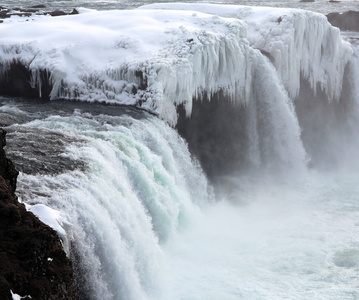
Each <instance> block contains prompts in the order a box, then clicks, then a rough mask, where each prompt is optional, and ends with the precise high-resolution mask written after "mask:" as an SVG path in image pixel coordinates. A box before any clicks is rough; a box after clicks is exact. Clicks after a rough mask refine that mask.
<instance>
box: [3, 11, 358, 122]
mask: <svg viewBox="0 0 359 300" xmlns="http://www.w3.org/2000/svg"><path fill="white" fill-rule="evenodd" d="M78 11H79V12H80V14H79V15H70V16H62V17H49V16H37V17H33V18H31V19H29V18H20V17H14V18H10V19H7V20H5V21H4V23H2V24H1V26H0V76H6V72H7V70H9V69H10V68H11V67H12V65H13V63H20V64H22V65H24V66H25V67H26V68H28V69H29V71H30V72H31V85H32V86H33V88H38V89H39V91H41V85H42V84H43V82H42V81H43V76H42V75H41V72H42V71H44V70H46V71H47V74H49V76H50V77H49V80H50V82H51V86H52V91H51V94H50V95H49V97H50V99H57V98H62V99H69V100H72V99H73V100H81V101H99V102H107V103H118V104H124V105H135V106H138V107H141V108H144V109H146V110H149V111H151V112H154V113H156V114H158V115H159V116H160V117H161V118H163V119H165V120H167V121H168V122H169V123H171V124H175V123H176V120H177V113H176V106H177V105H178V104H181V103H182V104H184V105H185V108H186V111H187V114H188V115H190V114H191V108H192V98H193V97H196V96H198V94H199V93H201V92H203V91H207V92H208V94H209V95H211V94H213V93H214V92H216V91H218V90H219V89H223V90H225V91H226V94H227V95H229V97H230V98H231V99H232V100H233V101H242V102H244V103H246V102H248V101H250V97H251V89H252V88H251V87H252V85H253V82H252V80H253V76H254V74H255V72H257V71H258V69H259V68H261V67H263V63H262V64H261V66H259V65H258V62H259V61H260V62H262V60H263V59H264V58H263V57H261V56H263V55H261V54H260V52H259V51H258V50H256V49H259V50H261V51H262V52H264V53H269V55H270V57H271V60H272V62H273V64H274V66H275V68H276V69H277V72H278V74H279V77H280V78H281V80H282V81H283V84H284V86H285V88H286V89H287V91H288V93H289V94H290V95H291V96H293V97H295V96H296V95H297V93H298V90H299V85H300V74H301V73H302V74H304V76H305V77H307V78H308V79H309V80H310V82H311V83H312V86H313V88H315V87H316V84H317V83H319V85H320V86H321V87H322V88H323V89H324V90H325V91H326V92H327V94H328V95H329V97H330V98H333V99H334V98H338V95H339V94H340V91H341V81H342V77H343V73H344V67H345V65H346V63H347V61H348V59H349V57H350V55H351V49H350V47H349V45H348V44H346V43H344V42H342V40H341V38H340V34H339V31H338V29H335V28H333V27H332V26H330V24H329V23H328V22H327V20H326V19H325V17H324V16H322V15H320V14H316V13H310V12H305V11H300V10H295V9H275V8H263V7H260V8H259V7H258V8H254V7H243V6H233V5H230V6H226V5H208V4H157V5H150V6H146V7H142V9H139V10H131V11H126V10H122V11H121V10H117V11H93V10H87V9H78ZM247 28H248V33H247ZM0 80H1V79H0ZM40 93H41V92H40ZM40 96H42V95H40ZM45 96H46V95H45Z"/></svg>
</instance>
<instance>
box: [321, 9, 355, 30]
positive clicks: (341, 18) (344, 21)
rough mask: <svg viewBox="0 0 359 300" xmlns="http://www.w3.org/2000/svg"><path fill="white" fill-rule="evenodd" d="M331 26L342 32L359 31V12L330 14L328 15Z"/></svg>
mask: <svg viewBox="0 0 359 300" xmlns="http://www.w3.org/2000/svg"><path fill="white" fill-rule="evenodd" d="M327 19H328V21H329V23H330V24H332V25H333V26H335V27H338V28H339V29H340V30H349V31H359V12H358V11H352V10H350V11H347V12H344V13H337V12H335V13H330V14H328V15H327Z"/></svg>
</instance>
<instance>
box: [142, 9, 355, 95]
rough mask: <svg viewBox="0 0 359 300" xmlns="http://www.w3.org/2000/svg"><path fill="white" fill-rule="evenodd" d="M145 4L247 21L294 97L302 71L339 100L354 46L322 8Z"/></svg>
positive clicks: (252, 39)
mask: <svg viewBox="0 0 359 300" xmlns="http://www.w3.org/2000/svg"><path fill="white" fill-rule="evenodd" d="M141 9H161V10H163V9H175V10H196V11H200V12H203V13H208V14H213V15H218V16H221V17H227V18H228V17H229V18H238V19H241V20H243V21H244V22H245V23H246V24H247V26H248V35H247V39H248V41H249V42H250V45H251V46H252V47H253V48H255V49H259V50H261V51H262V52H263V53H268V54H269V55H270V59H271V61H272V62H273V64H274V66H275V67H276V69H277V72H278V74H279V76H280V78H281V80H282V81H283V83H284V85H285V87H286V89H287V90H288V92H289V94H290V96H291V97H293V98H295V97H296V96H297V95H298V92H299V88H300V76H301V75H303V76H304V77H305V78H306V79H308V80H309V82H310V84H311V86H312V88H313V89H314V90H316V88H317V84H318V85H319V86H320V87H321V89H323V90H324V91H325V92H326V94H327V96H328V98H329V100H333V99H336V100H338V99H339V97H340V93H341V86H342V79H343V74H344V68H345V66H346V65H347V63H348V61H349V59H350V57H351V55H352V53H353V51H352V49H351V46H350V45H349V44H348V43H346V42H344V41H343V40H342V38H341V36H340V31H339V29H338V28H335V27H332V26H331V25H330V24H329V22H328V21H327V19H326V17H325V16H324V15H322V14H319V13H314V12H309V11H304V10H299V9H289V8H269V7H248V6H236V5H214V4H182V3H168V4H167V3H166V4H152V5H147V6H143V7H142V8H141Z"/></svg>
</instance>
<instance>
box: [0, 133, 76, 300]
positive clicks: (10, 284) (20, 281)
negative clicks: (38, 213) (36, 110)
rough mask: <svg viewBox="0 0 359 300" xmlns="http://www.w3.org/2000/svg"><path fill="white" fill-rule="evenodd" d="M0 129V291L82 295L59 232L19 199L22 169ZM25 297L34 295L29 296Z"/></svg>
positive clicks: (7, 293)
mask: <svg viewBox="0 0 359 300" xmlns="http://www.w3.org/2000/svg"><path fill="white" fill-rule="evenodd" d="M5 134H6V132H5V131H4V130H3V129H0V295H1V299H3V300H11V299H12V295H11V293H12V292H13V293H14V294H17V295H20V296H22V297H25V296H31V299H34V300H37V299H38V300H43V299H44V300H45V299H54V300H55V299H69V300H72V299H78V294H77V285H76V280H75V278H74V274H73V270H72V267H71V263H70V261H69V259H68V258H67V257H66V254H65V252H64V251H63V248H62V244H61V241H60V239H59V237H58V236H57V234H56V232H55V231H54V230H53V229H51V228H50V227H48V226H47V225H45V224H43V223H42V222H41V221H39V219H38V218H37V217H35V216H34V215H33V214H32V213H30V212H28V211H27V210H26V209H25V206H24V205H23V204H21V203H19V202H18V200H17V197H16V195H15V188H16V179H17V175H18V172H17V171H16V170H15V167H14V165H13V164H12V162H11V161H10V160H9V159H8V158H6V155H5V151H4V149H3V147H4V146H5V144H6V142H5ZM22 299H30V298H29V297H27V298H26V297H25V298H22Z"/></svg>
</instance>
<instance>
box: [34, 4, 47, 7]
mask: <svg viewBox="0 0 359 300" xmlns="http://www.w3.org/2000/svg"><path fill="white" fill-rule="evenodd" d="M30 8H46V5H44V4H38V5H33V6H30Z"/></svg>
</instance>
